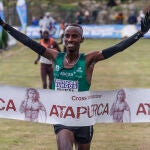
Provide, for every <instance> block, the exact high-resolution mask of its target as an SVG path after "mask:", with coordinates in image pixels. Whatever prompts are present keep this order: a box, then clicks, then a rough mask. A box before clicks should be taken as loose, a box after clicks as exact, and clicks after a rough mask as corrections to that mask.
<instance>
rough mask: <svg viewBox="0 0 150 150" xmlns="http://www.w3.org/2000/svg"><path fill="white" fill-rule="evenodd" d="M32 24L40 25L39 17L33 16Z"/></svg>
mask: <svg viewBox="0 0 150 150" xmlns="http://www.w3.org/2000/svg"><path fill="white" fill-rule="evenodd" d="M31 25H32V26H38V25H39V20H38V19H37V17H35V16H33V17H32V22H31Z"/></svg>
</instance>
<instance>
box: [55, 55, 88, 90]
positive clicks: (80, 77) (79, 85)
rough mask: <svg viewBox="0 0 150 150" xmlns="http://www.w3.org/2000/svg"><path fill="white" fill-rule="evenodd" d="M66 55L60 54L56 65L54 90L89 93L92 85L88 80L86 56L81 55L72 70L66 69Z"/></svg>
mask: <svg viewBox="0 0 150 150" xmlns="http://www.w3.org/2000/svg"><path fill="white" fill-rule="evenodd" d="M65 55H66V54H65V53H58V55H57V57H56V60H55V63H54V78H53V83H52V89H54V90H61V91H71V92H73V91H88V90H89V88H90V84H89V83H88V82H87V79H86V64H85V55H84V54H80V56H79V60H78V61H77V63H76V64H75V65H74V66H73V67H72V68H69V69H68V68H64V66H63V61H64V58H65Z"/></svg>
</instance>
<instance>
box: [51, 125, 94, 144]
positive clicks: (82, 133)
mask: <svg viewBox="0 0 150 150" xmlns="http://www.w3.org/2000/svg"><path fill="white" fill-rule="evenodd" d="M63 129H67V130H70V131H72V132H73V133H74V138H75V140H76V141H77V142H79V143H80V144H87V143H90V142H91V140H92V137H93V126H85V127H70V126H63V125H54V131H55V133H56V134H57V133H58V132H59V131H61V130H63Z"/></svg>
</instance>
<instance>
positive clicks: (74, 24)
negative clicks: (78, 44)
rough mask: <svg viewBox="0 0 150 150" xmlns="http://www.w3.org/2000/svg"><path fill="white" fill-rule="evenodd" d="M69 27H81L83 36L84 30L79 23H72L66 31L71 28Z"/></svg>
mask: <svg viewBox="0 0 150 150" xmlns="http://www.w3.org/2000/svg"><path fill="white" fill-rule="evenodd" d="M69 26H73V27H79V28H80V29H81V31H82V35H83V28H82V26H81V25H79V24H77V23H71V24H67V25H66V26H65V29H66V28H67V27H69Z"/></svg>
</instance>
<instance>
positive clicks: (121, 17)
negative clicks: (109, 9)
mask: <svg viewBox="0 0 150 150" xmlns="http://www.w3.org/2000/svg"><path fill="white" fill-rule="evenodd" d="M124 18H125V17H124V14H123V12H119V13H117V15H116V16H115V23H116V24H123V22H124Z"/></svg>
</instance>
